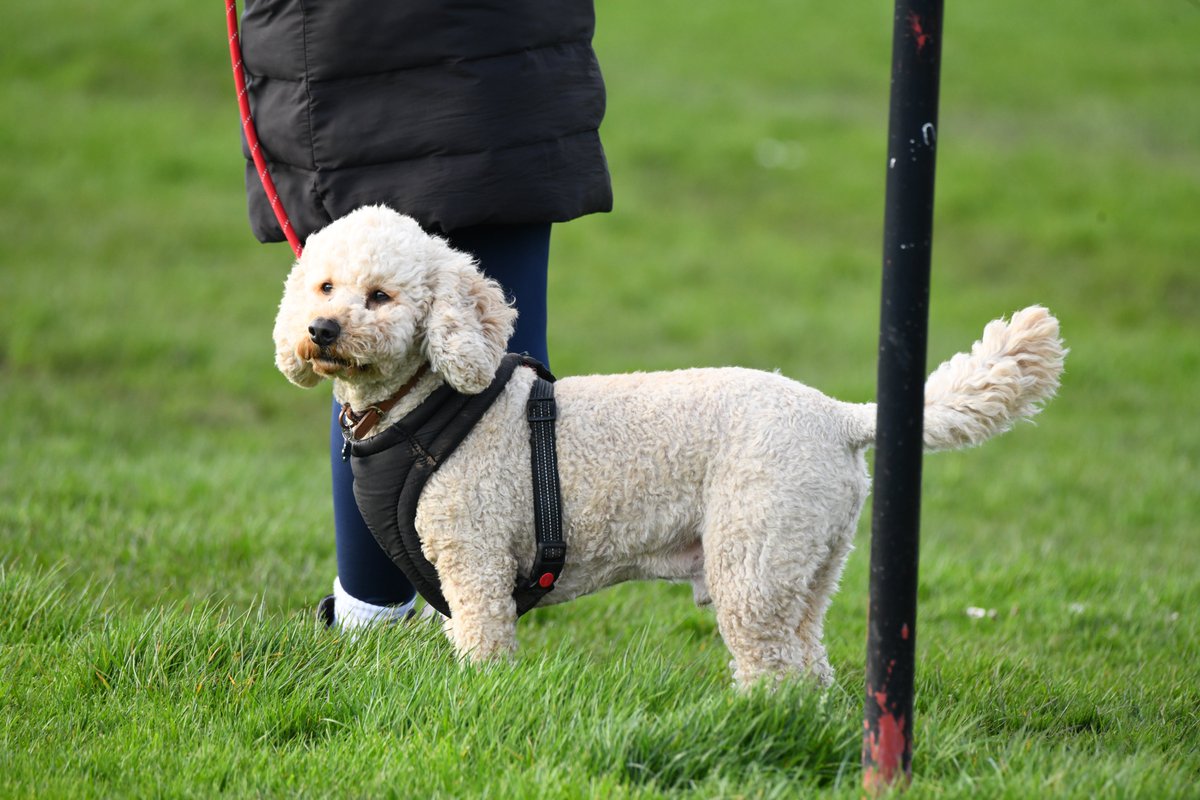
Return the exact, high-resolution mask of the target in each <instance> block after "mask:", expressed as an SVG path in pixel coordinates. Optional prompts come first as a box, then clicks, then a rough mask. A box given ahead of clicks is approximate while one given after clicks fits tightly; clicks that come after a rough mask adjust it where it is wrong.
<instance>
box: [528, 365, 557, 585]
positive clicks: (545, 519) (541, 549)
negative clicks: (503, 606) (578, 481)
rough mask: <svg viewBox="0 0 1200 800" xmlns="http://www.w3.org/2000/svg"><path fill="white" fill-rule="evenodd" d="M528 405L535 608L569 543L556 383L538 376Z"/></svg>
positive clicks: (532, 572)
mask: <svg viewBox="0 0 1200 800" xmlns="http://www.w3.org/2000/svg"><path fill="white" fill-rule="evenodd" d="M527 409H528V410H527V417H528V419H529V444H530V451H531V454H532V457H531V461H532V467H533V469H532V472H533V523H534V534H535V536H536V537H537V554H536V555H535V556H534V559H533V569H532V571H531V573H530V576H529V580H528V583H527V585H526V587H525V589H526V593H527V597H528V599H527V600H526V602H528V603H529V607H530V608H532V607H533V606H535V605H537V602H538V601H539V600H541V599H542V597H544V596H545V595H546V594H547V593H548V592H549V591H550V590H551V589H553V588H554V584H555V582H556V581H557V580H558V576H559V574H561V573H562V570H563V564H564V563H565V561H566V558H567V545H566V543H565V542H564V541H563V533H562V494H561V492H560V490H559V483H558V451H557V449H556V448H555V444H554V438H555V437H554V423H555V420H556V419H558V404H557V403H556V402H555V401H554V384H553V383H551V382H550V381H548V380H545V379H543V378H541V377H538V378H536V379H535V380H534V382H533V387H532V389H531V390H530V392H529V403H528V407H527ZM529 601H532V602H529Z"/></svg>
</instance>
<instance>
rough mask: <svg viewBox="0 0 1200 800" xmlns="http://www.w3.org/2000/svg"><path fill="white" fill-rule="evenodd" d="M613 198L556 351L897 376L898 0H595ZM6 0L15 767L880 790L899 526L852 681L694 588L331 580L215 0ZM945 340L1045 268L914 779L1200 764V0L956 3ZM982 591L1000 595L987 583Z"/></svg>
mask: <svg viewBox="0 0 1200 800" xmlns="http://www.w3.org/2000/svg"><path fill="white" fill-rule="evenodd" d="M600 5H601V7H600V9H599V18H600V30H599V34H598V37H597V47H598V49H599V52H600V56H601V61H602V64H603V66H604V69H605V75H606V78H607V80H608V86H609V114H608V116H607V119H606V122H605V126H604V130H603V134H604V139H605V143H606V147H607V150H608V154H609V160H610V164H611V168H612V172H613V177H614V182H615V189H616V202H617V206H616V210H615V211H614V213H612V214H611V215H603V216H595V217H589V218H585V219H582V220H578V221H576V222H573V223H571V224H568V225H563V226H559V227H558V228H556V231H555V235H554V244H553V247H554V251H553V267H552V286H551V291H552V313H553V316H552V319H551V348H552V352H553V356H554V362H555V363H554V366H555V369H556V371H557V372H558V373H559V374H564V375H567V374H576V373H582V372H590V371H611V370H629V369H656V368H673V367H682V366H693V365H715V364H734V363H736V364H742V365H746V366H754V367H761V368H766V369H774V368H780V369H782V370H783V371H784V372H785V373H786V374H788V375H791V376H794V377H796V378H798V379H800V380H803V381H805V382H808V383H811V384H813V385H816V386H818V387H820V388H822V389H824V390H826V391H828V392H830V393H833V394H836V395H837V396H839V397H842V398H845V399H848V400H867V399H870V398H871V396H872V394H873V387H874V374H875V366H874V360H873V359H874V355H875V348H876V342H875V336H876V332H875V328H876V324H877V316H878V291H879V269H880V267H879V261H880V256H879V251H880V240H881V227H882V219H881V218H882V207H883V200H882V196H883V179H884V174H885V169H884V161H885V153H884V148H885V130H886V122H887V120H886V108H887V90H888V61H889V52H888V51H889V47H890V41H889V38H890V29H889V25H890V18H891V7H890V4H885V3H871V4H869V6H866V7H864V6H862V5H856V4H845V5H844V7H840V6H836V5H829V4H827V7H817V6H815V5H812V4H796V3H785V2H779V1H777V0H772V1H770V2H763V3H756V4H750V5H742V6H736V5H733V4H728V3H713V2H684V1H683V0H664V2H656V3H634V2H631V1H630V0H613V1H612V2H604V3H601V4H600ZM93 6H94V4H91V3H85V2H80V0H66V1H65V2H62V3H57V4H53V5H47V4H37V3H26V4H21V5H18V6H14V7H12V8H7V9H6V10H5V26H6V28H5V30H6V33H7V34H8V36H7V37H6V45H5V47H4V48H3V49H0V108H3V109H4V113H3V115H2V116H0V151H2V152H3V153H4V157H3V158H2V159H0V186H2V187H3V188H4V191H3V193H2V194H0V240H2V241H3V242H4V243H5V246H4V247H3V248H2V249H0V277H2V278H3V281H2V283H0V285H2V286H3V295H2V296H3V300H4V302H3V305H2V306H0V307H2V308H3V312H4V317H3V328H2V330H3V334H4V335H3V336H2V337H0V411H2V412H3V419H4V421H5V424H6V432H5V434H4V437H3V438H2V439H0V796H5V797H9V796H11V797H33V796H38V797H57V796H78V797H86V796H204V797H208V796H212V795H213V794H215V793H218V792H221V791H224V792H225V793H227V794H230V795H234V796H259V795H264V796H295V795H302V796H337V797H343V796H353V797H358V796H363V797H367V796H372V797H373V796H395V797H434V796H441V797H460V796H487V797H534V796H538V797H589V796H606V797H607V796H613V797H705V798H707V797H725V796H747V797H794V796H797V795H816V796H831V797H857V796H859V794H860V790H859V788H858V782H859V768H858V751H859V741H858V739H859V736H860V732H861V722H860V719H861V716H860V715H861V706H862V702H861V696H862V684H863V658H864V649H865V648H864V640H865V619H864V616H865V602H866V586H867V570H866V555H867V547H866V544H867V542H868V537H869V531H868V529H867V528H868V526H867V525H866V524H865V523H864V525H863V526H862V528H861V530H860V533H859V549H858V550H857V551H856V552H855V553H854V554H853V555H852V557H851V560H850V562H849V564H848V567H847V571H846V577H845V580H844V581H843V589H842V591H841V593H840V594H839V595H838V596H837V598H836V599H835V601H834V604H833V608H832V609H831V612H830V617H829V622H828V626H827V627H828V644H829V648H830V653H831V658H832V661H833V664H834V666H835V667H836V668H837V670H838V683H837V685H836V686H835V687H834V688H833V689H832V690H831V691H830V692H828V693H825V694H820V693H816V692H814V691H812V690H811V689H809V688H807V687H804V686H790V687H785V689H784V690H783V691H781V692H779V693H777V694H774V695H770V694H764V693H752V694H749V695H746V696H741V695H738V694H737V693H735V692H734V691H732V690H731V689H730V688H729V686H728V677H727V672H726V661H727V655H726V653H725V651H724V648H723V647H722V645H721V643H720V639H719V637H718V636H717V634H716V631H715V626H714V623H713V620H712V617H711V614H709V613H708V612H706V611H701V610H698V609H695V608H694V607H693V606H692V605H691V602H690V592H689V591H688V590H687V589H686V588H684V587H674V586H665V585H649V584H645V585H629V586H622V587H619V588H617V589H614V590H611V591H608V592H604V593H602V594H600V595H597V596H594V597H590V598H586V599H584V600H581V601H579V602H577V603H573V604H570V605H568V606H566V607H556V608H552V609H549V610H546V611H543V612H536V613H535V614H533V615H530V616H529V617H528V618H526V619H525V620H523V621H522V623H521V638H522V652H521V654H520V656H519V658H518V659H517V661H516V663H515V664H512V665H503V666H498V667H491V668H486V669H472V668H467V667H462V666H459V665H458V664H456V663H455V661H454V659H453V657H452V654H451V652H450V649H449V647H448V645H447V644H446V643H445V642H444V641H443V640H442V638H441V637H440V636H439V635H438V634H436V633H434V632H433V631H431V630H429V629H428V628H425V627H413V628H407V629H402V630H393V631H385V632H378V633H372V634H369V635H366V636H364V637H362V638H360V639H359V640H356V641H353V642H352V641H348V640H347V639H346V638H344V637H337V636H330V635H328V634H324V633H320V632H317V631H316V630H315V629H314V626H313V625H312V623H311V621H310V619H309V614H310V609H311V606H312V604H313V603H314V602H315V600H316V599H317V598H318V597H319V596H320V595H321V594H324V593H325V592H326V591H328V586H329V583H330V581H331V580H332V576H333V573H334V559H333V552H332V551H333V548H332V541H331V539H332V537H331V534H330V527H331V522H330V511H329V500H328V489H327V477H326V470H327V467H326V458H327V454H326V452H325V450H324V447H325V444H324V437H325V426H326V425H327V414H328V399H327V395H326V394H324V393H323V392H319V391H313V392H308V393H305V392H301V391H299V390H297V389H295V388H294V387H292V386H290V385H288V384H287V383H286V382H285V381H284V380H283V378H282V377H281V376H279V375H278V374H277V373H276V372H275V371H274V369H273V366H272V363H271V353H272V348H271V343H270V328H271V324H272V320H273V316H274V310H275V307H276V305H277V303H278V297H279V292H280V290H281V288H282V279H283V276H284V274H285V271H286V269H287V267H288V265H289V255H290V253H289V252H288V251H287V249H286V247H285V246H283V245H277V246H273V247H261V246H259V245H257V244H255V243H254V242H253V240H252V238H251V236H250V234H249V231H248V226H247V224H246V221H245V210H244V198H243V194H242V164H241V161H240V158H239V153H238V123H237V118H236V109H235V104H234V99H233V93H232V81H231V79H230V77H229V75H228V66H227V62H226V60H227V51H226V48H225V39H224V31H223V27H222V20H221V15H220V8H219V7H217V6H213V7H208V8H205V7H202V4H196V3H185V2H182V0H165V1H164V2H159V3H146V2H140V1H137V2H132V3H125V4H118V5H114V6H112V7H106V8H105V9H104V10H103V13H99V14H98V13H96V9H95V8H94V7H93ZM945 36H946V39H945V48H944V72H943V79H942V90H943V105H942V113H941V119H940V124H939V134H940V135H939V144H940V149H939V165H938V171H939V175H938V202H937V220H936V226H937V230H936V246H935V248H934V290H933V303H932V318H931V337H930V341H931V352H930V362H931V364H932V363H935V362H937V361H939V360H941V359H942V358H945V357H947V356H949V355H950V354H952V353H953V352H955V351H957V350H960V349H962V348H963V347H965V346H967V345H968V344H969V343H970V342H971V341H972V339H973V338H974V337H975V336H976V335H978V332H979V330H980V329H981V326H982V325H983V323H984V322H986V321H987V320H988V319H990V318H992V317H994V316H997V315H999V314H1002V313H1009V312H1011V311H1013V310H1014V309H1016V308H1019V307H1021V306H1023V305H1026V304H1029V303H1033V302H1040V303H1044V304H1046V305H1048V306H1050V307H1051V309H1053V310H1054V311H1055V312H1056V313H1057V314H1058V315H1059V316H1060V318H1061V319H1062V323H1063V329H1064V334H1065V336H1066V338H1067V340H1068V344H1069V345H1070V346H1071V348H1072V352H1071V355H1070V357H1069V358H1068V362H1067V374H1066V376H1065V378H1064V384H1063V389H1062V392H1061V394H1060V396H1059V397H1058V398H1057V399H1056V400H1055V401H1054V402H1053V403H1052V404H1051V405H1050V406H1049V408H1048V409H1047V410H1046V412H1045V414H1044V415H1043V416H1042V417H1041V418H1040V420H1039V424H1038V425H1037V426H1022V427H1021V428H1019V429H1018V430H1016V431H1014V432H1012V433H1010V434H1008V435H1006V436H1004V437H1002V438H1001V439H999V440H997V441H995V442H993V443H990V444H989V445H987V446H986V447H984V448H981V449H978V450H974V451H970V452H963V453H947V454H939V455H937V456H932V457H930V458H929V459H928V460H927V462H926V468H925V496H924V505H923V514H922V517H923V532H922V534H923V557H922V565H921V571H922V572H921V594H920V622H919V636H918V665H917V666H918V675H917V711H916V737H917V745H916V747H917V749H916V755H915V759H914V773H915V775H914V783H913V786H912V790H911V792H910V794H911V795H912V796H915V797H938V798H941V797H960V796H961V797H978V796H984V797H1013V798H1027V797H1047V796H1051V797H1096V796H1101V797H1154V798H1159V797H1189V796H1193V797H1194V796H1195V795H1196V789H1195V784H1196V782H1197V780H1198V779H1200V755H1198V753H1200V730H1198V728H1200V722H1198V719H1200V717H1198V715H1197V712H1196V709H1197V707H1198V706H1200V683H1198V681H1197V678H1198V676H1200V670H1198V667H1197V662H1196V659H1197V653H1200V622H1198V620H1197V613H1196V610H1197V608H1200V582H1198V581H1197V578H1196V575H1197V574H1198V573H1200V547H1197V546H1196V530H1197V524H1198V522H1200V490H1198V488H1197V487H1198V486H1200V482H1197V480H1196V473H1197V471H1198V467H1200V464H1198V461H1200V426H1197V425H1196V424H1194V423H1193V417H1194V413H1195V412H1194V407H1195V404H1196V397H1197V396H1198V395H1200V392H1198V389H1200V378H1198V377H1197V376H1200V335H1198V334H1200V310H1198V309H1200V277H1198V276H1197V273H1196V266H1197V264H1196V261H1197V256H1198V255H1200V223H1198V222H1197V220H1200V149H1198V148H1197V147H1196V142H1197V141H1198V137H1200V104H1197V103H1196V93H1195V92H1196V74H1197V72H1196V70H1197V66H1198V64H1200V62H1198V60H1197V56H1196V46H1195V43H1196V42H1197V41H1200V9H1198V8H1197V6H1196V5H1195V4H1194V3H1192V2H1189V1H1188V0H1166V1H1165V2H1161V3H1156V4H1152V5H1150V6H1145V5H1137V4H1125V5H1120V4H1115V5H1114V4H1107V5H1106V4H1099V5H1097V4H1094V3H1083V2H1081V0H1065V2H1062V3H1057V4H1051V5H1046V4H1037V3H1033V2H1031V0H1016V2H1009V3H998V2H984V3H973V4H966V5H962V6H961V7H959V6H955V7H952V8H950V9H949V14H948V18H947V21H946V25H945ZM967 607H979V608H983V609H985V610H994V611H995V614H994V616H984V617H983V618H982V619H974V618H971V617H969V616H968V615H967V614H966V613H965V609H966V608H967Z"/></svg>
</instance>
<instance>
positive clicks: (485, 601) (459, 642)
mask: <svg viewBox="0 0 1200 800" xmlns="http://www.w3.org/2000/svg"><path fill="white" fill-rule="evenodd" d="M500 563H504V562H503V560H501V561H500ZM438 574H439V577H440V578H441V581H442V591H443V593H444V594H445V596H446V602H447V603H448V604H449V605H450V620H449V631H448V633H449V636H450V641H451V642H453V644H454V649H455V651H456V652H457V653H458V656H459V658H463V659H466V660H469V661H471V662H480V661H487V660H493V659H497V658H500V657H505V656H509V655H512V654H513V653H514V652H515V651H516V649H517V606H516V602H515V601H514V600H513V595H512V592H513V585H514V583H515V574H516V573H515V567H514V568H512V569H511V570H510V569H505V568H499V569H498V568H497V560H496V559H494V558H492V559H475V558H470V557H460V558H443V559H441V560H439V562H438Z"/></svg>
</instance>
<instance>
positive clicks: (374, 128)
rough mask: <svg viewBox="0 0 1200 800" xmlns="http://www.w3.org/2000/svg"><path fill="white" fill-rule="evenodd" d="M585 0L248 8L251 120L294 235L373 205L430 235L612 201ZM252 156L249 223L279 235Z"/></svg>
mask: <svg viewBox="0 0 1200 800" xmlns="http://www.w3.org/2000/svg"><path fill="white" fill-rule="evenodd" d="M594 27H595V14H594V11H593V6H592V0H554V1H553V2H545V1H544V0H542V1H541V2H538V1H537V0H398V1H397V2H379V0H247V2H246V10H245V13H244V15H243V17H242V49H243V57H244V59H245V67H246V73H247V80H248V81H249V83H250V100H251V107H252V109H253V113H254V121H255V125H256V127H257V129H258V135H259V139H260V141H261V142H262V146H263V149H264V150H265V152H266V154H267V157H268V161H269V162H270V165H271V177H272V178H274V180H275V185H276V187H277V188H278V189H279V194H280V198H281V199H282V201H283V204H284V208H285V209H286V210H287V213H288V216H289V217H290V218H291V220H292V224H293V225H294V226H295V227H296V230H297V232H298V233H299V234H300V237H301V239H304V238H306V237H307V236H308V235H309V234H311V233H313V232H314V231H316V230H318V229H320V228H321V227H323V226H324V225H326V224H328V223H329V222H331V221H332V220H334V219H336V218H338V217H340V216H342V215H344V214H346V213H348V212H350V211H352V210H354V209H355V208H358V207H359V206H361V205H364V204H368V203H386V204H388V205H390V206H392V207H393V208H395V209H396V210H398V211H402V212H404V213H406V214H409V215H411V216H413V217H415V218H416V219H417V220H418V221H419V222H420V223H421V224H422V225H423V226H425V227H426V228H428V229H431V230H435V231H450V230H455V229H457V228H462V227H466V226H470V225H479V224H515V223H529V222H561V221H565V220H568V219H572V218H574V217H578V216H581V215H583V214H589V213H592V212H595V211H608V210H609V209H611V207H612V190H611V187H610V184H609V178H608V168H607V164H606V163H605V160H604V151H603V150H602V149H601V146H600V137H599V134H598V132H597V131H598V128H599V126H600V120H601V119H602V118H603V116H604V82H603V79H602V78H601V75H600V68H599V65H598V64H597V62H596V56H595V53H594V52H593V51H592V45H591V40H592V32H593V29H594ZM243 151H244V152H245V155H246V158H247V165H246V189H247V192H248V195H249V205H250V223H251V227H252V228H253V229H254V233H255V235H256V236H257V237H258V238H259V239H260V240H262V241H275V242H277V241H282V240H283V233H282V231H281V230H280V229H279V226H278V224H277V223H276V221H275V216H274V214H273V212H272V211H271V207H270V205H269V204H268V202H267V198H266V196H265V195H264V193H263V189H262V186H261V185H260V183H259V180H258V175H257V173H256V172H255V169H254V165H253V163H252V162H250V161H249V153H248V151H245V146H244V144H243Z"/></svg>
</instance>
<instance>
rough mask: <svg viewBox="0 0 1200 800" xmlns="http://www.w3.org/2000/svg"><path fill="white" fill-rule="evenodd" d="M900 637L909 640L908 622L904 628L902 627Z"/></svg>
mask: <svg viewBox="0 0 1200 800" xmlns="http://www.w3.org/2000/svg"><path fill="white" fill-rule="evenodd" d="M900 638H901V639H903V640H904V641H906V642H907V641H908V625H907V624H906V625H905V626H904V627H903V628H901V629H900Z"/></svg>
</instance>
